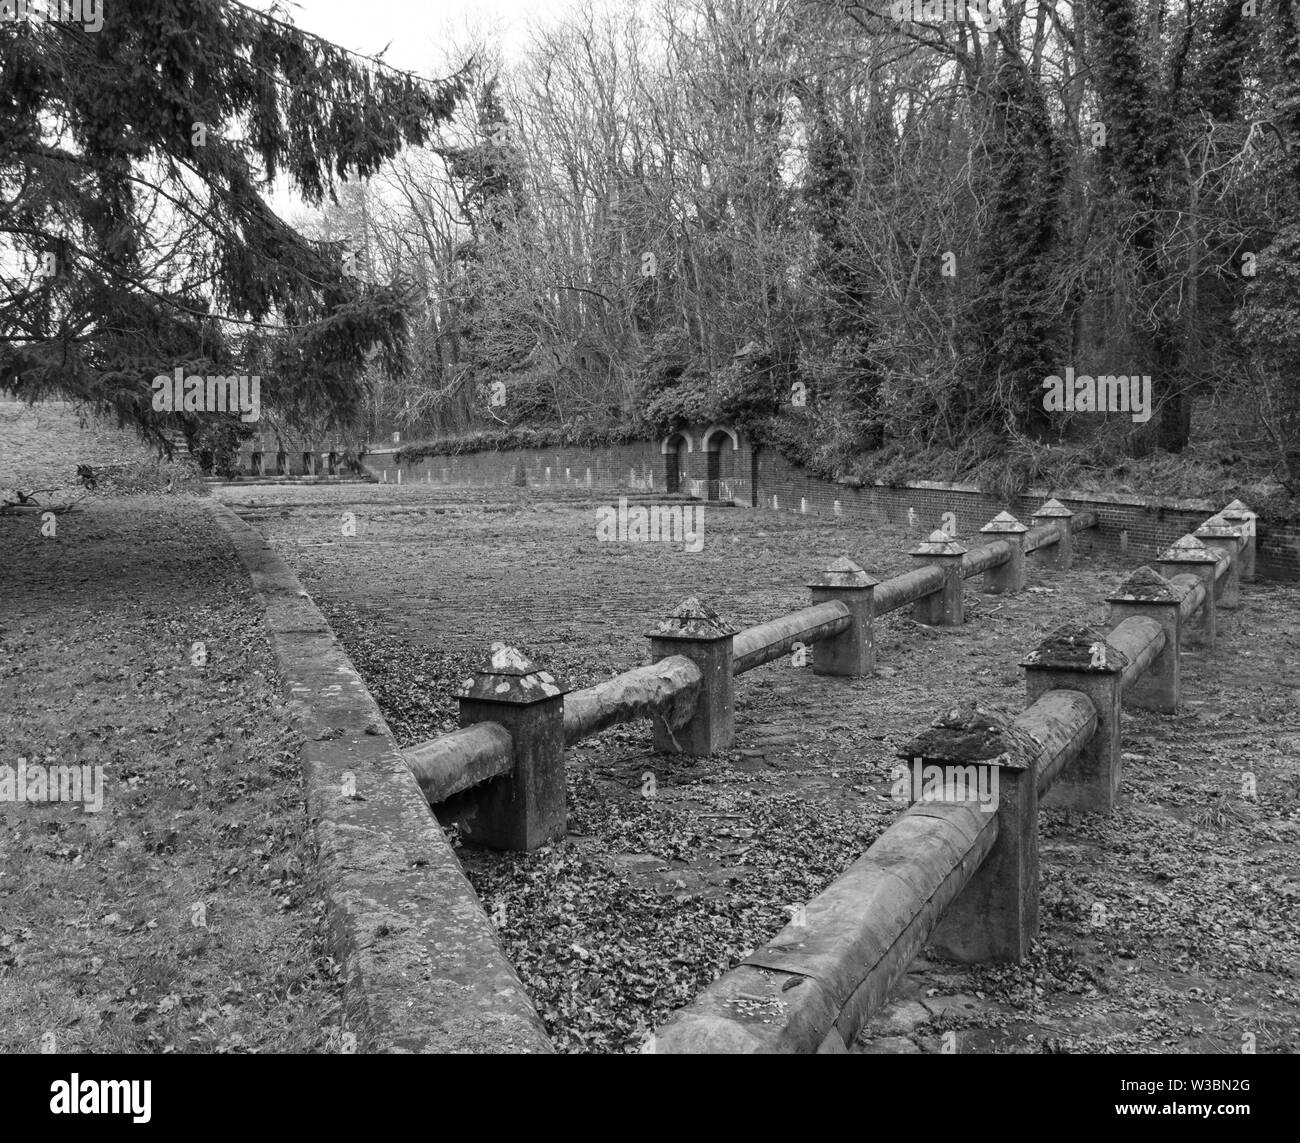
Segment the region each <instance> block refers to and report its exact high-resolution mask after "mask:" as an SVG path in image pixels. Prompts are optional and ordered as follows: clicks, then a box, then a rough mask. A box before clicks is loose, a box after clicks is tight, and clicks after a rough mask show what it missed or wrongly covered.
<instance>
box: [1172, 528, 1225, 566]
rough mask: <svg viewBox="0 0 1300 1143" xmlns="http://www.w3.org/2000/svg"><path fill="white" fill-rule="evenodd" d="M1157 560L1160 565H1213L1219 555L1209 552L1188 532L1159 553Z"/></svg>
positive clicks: (1217, 560)
mask: <svg viewBox="0 0 1300 1143" xmlns="http://www.w3.org/2000/svg"><path fill="white" fill-rule="evenodd" d="M1157 558H1158V560H1159V562H1160V563H1162V564H1213V563H1218V562H1219V553H1218V552H1212V551H1210V549H1209V548H1207V547H1206V546H1205V545H1204V544H1203V543H1201V541H1200V540H1198V539H1197V538H1196V537H1195V536H1193V535H1192V534H1191V533H1190V532H1188V533H1187V535H1185V536H1183V537H1181V538H1180V539H1179V540H1178V541H1177V543H1174V544H1172V545H1170V546H1169V547H1167V548H1166V549H1165V550H1164V551H1163V552H1161V553H1160V555H1159V556H1158V557H1157Z"/></svg>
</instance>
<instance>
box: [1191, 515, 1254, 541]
mask: <svg viewBox="0 0 1300 1143" xmlns="http://www.w3.org/2000/svg"><path fill="white" fill-rule="evenodd" d="M1193 535H1195V536H1196V537H1197V539H1210V540H1240V539H1242V538H1243V537H1244V536H1245V532H1244V530H1243V529H1242V527H1241V525H1239V524H1234V523H1232V521H1231V520H1225V519H1224V518H1223V516H1222V515H1218V516H1211V517H1210V518H1209V519H1208V520H1206V521H1205V523H1204V524H1202V525H1201V526H1200V527H1199V528H1197V529H1196V531H1195V532H1194V533H1193Z"/></svg>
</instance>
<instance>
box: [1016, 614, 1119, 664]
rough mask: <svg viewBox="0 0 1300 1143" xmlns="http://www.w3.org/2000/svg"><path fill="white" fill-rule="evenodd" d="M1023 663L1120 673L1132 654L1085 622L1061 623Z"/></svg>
mask: <svg viewBox="0 0 1300 1143" xmlns="http://www.w3.org/2000/svg"><path fill="white" fill-rule="evenodd" d="M1020 665H1021V666H1022V667H1034V668H1038V669H1046V670H1054V671H1080V672H1088V673H1091V674H1096V675H1114V674H1118V673H1119V672H1120V671H1122V670H1123V669H1124V668H1125V667H1127V666H1128V656H1127V655H1125V654H1124V653H1123V652H1122V651H1120V650H1119V649H1118V648H1116V647H1112V646H1111V645H1110V644H1109V643H1107V642H1106V636H1104V635H1102V634H1101V633H1100V632H1097V631H1094V630H1092V629H1091V628H1090V627H1084V626H1082V625H1081V624H1074V623H1067V624H1065V626H1063V627H1058V628H1057V629H1056V630H1055V631H1053V632H1052V633H1051V634H1050V635H1048V636H1047V638H1046V639H1044V640H1043V641H1042V642H1041V643H1040V644H1038V646H1037V647H1036V648H1035V649H1034V650H1032V651H1030V652H1029V654H1028V655H1026V656H1025V657H1024V659H1023V660H1022V661H1021V663H1020Z"/></svg>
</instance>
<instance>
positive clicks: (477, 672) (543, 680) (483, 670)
mask: <svg viewBox="0 0 1300 1143" xmlns="http://www.w3.org/2000/svg"><path fill="white" fill-rule="evenodd" d="M568 690H569V688H568V686H567V685H566V684H565V683H562V682H561V681H560V680H559V679H557V678H555V676H553V675H552V674H551V673H550V672H549V671H539V670H538V669H537V668H536V667H535V666H533V664H532V663H530V662H529V661H528V658H527V657H526V656H525V655H524V654H523V653H522V652H521V651H519V650H518V649H517V648H515V647H509V646H507V645H506V644H505V643H493V644H492V646H491V648H490V649H489V651H488V653H487V655H486V656H485V657H484V658H483V660H482V661H481V662H480V663H479V665H478V666H477V667H475V669H474V676H473V678H469V679H466V680H465V681H464V682H463V683H462V684H461V686H460V689H459V690H457V691H456V697H457V698H462V699H478V700H480V701H486V702H508V703H531V702H542V701H543V700H545V699H548V698H555V697H556V696H558V695H562V694H567V693H568Z"/></svg>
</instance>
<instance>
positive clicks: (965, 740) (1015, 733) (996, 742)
mask: <svg viewBox="0 0 1300 1143" xmlns="http://www.w3.org/2000/svg"><path fill="white" fill-rule="evenodd" d="M1038 749H1039V746H1038V743H1037V742H1035V740H1034V738H1033V736H1032V735H1030V734H1029V733H1028V731H1025V730H1022V729H1021V728H1020V727H1018V726H1016V725H1015V720H1014V718H1013V717H1012V716H1011V715H1009V714H1005V713H1003V712H1002V711H1000V710H995V709H993V708H992V707H986V706H981V705H980V704H979V703H978V702H976V701H974V700H972V701H970V702H967V703H962V704H960V705H958V706H955V707H952V708H951V709H949V710H948V711H946V712H945V713H944V714H942V715H940V716H939V717H938V718H936V719H935V720H934V722H932V723H931V724H930V727H929V729H927V730H923V731H921V733H920V734H918V735H917V736H916V737H915V738H913V739H912V740H911V742H909V743H908V744H907V745H906V746H904V747H902V748H901V749H900V750H899V751H898V757H899V758H904V759H906V760H907V761H909V762H911V761H913V760H914V759H917V758H919V759H921V760H922V761H923V762H984V763H992V764H994V765H997V766H1002V767H1004V768H1006V769H1009V770H1026V769H1028V768H1029V766H1030V764H1031V761H1030V760H1031V759H1032V758H1033V757H1034V756H1035V754H1036V753H1037V751H1038Z"/></svg>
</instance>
